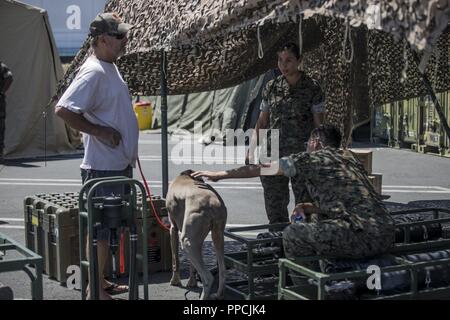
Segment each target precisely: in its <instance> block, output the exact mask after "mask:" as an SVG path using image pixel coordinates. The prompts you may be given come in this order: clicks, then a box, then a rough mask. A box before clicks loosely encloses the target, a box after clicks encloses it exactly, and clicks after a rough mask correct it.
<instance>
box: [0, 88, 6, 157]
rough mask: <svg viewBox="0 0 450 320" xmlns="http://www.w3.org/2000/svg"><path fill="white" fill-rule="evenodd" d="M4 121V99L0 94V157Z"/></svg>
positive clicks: (3, 140)
mask: <svg viewBox="0 0 450 320" xmlns="http://www.w3.org/2000/svg"><path fill="white" fill-rule="evenodd" d="M5 121H6V100H5V96H3V95H1V94H0V159H1V158H2V157H3V148H4V147H5Z"/></svg>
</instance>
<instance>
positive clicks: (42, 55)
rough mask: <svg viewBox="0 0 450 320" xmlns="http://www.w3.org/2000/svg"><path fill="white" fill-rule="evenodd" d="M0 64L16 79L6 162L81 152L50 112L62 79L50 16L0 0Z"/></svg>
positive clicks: (8, 114) (11, 92)
mask: <svg viewBox="0 0 450 320" xmlns="http://www.w3.org/2000/svg"><path fill="white" fill-rule="evenodd" d="M0 60H2V61H3V62H5V63H6V64H7V65H8V67H9V68H10V69H11V71H12V73H13V76H14V82H13V84H12V86H11V88H10V90H9V91H8V92H7V98H6V101H7V109H6V132H5V150H4V154H5V158H6V159H13V158H29V157H39V156H44V155H59V154H67V153H74V152H79V151H77V150H75V148H74V147H72V145H71V144H70V142H69V137H68V135H69V134H68V131H67V129H66V126H65V124H64V122H63V121H61V120H60V119H58V118H56V117H55V115H54V112H53V109H47V108H46V106H47V104H48V103H49V101H50V99H51V97H52V95H53V94H54V93H55V90H56V87H57V84H58V81H59V80H61V78H62V76H63V70H62V66H61V62H60V60H59V56H58V53H57V51H56V46H55V42H54V39H53V34H52V31H51V28H50V24H49V20H48V16H47V13H46V11H44V10H43V9H40V8H37V7H33V6H30V5H26V4H23V3H21V2H18V1H10V0H0Z"/></svg>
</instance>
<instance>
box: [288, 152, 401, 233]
mask: <svg viewBox="0 0 450 320" xmlns="http://www.w3.org/2000/svg"><path fill="white" fill-rule="evenodd" d="M280 168H281V169H282V170H283V172H284V174H285V175H287V176H293V175H298V176H300V177H302V178H303V179H304V180H305V185H306V188H307V190H308V193H309V195H310V196H311V199H312V201H313V203H314V205H315V206H316V207H318V208H319V209H320V214H319V219H320V220H323V219H333V220H335V221H336V222H339V223H342V226H343V227H348V228H350V229H353V230H354V231H360V230H365V231H368V230H374V229H375V230H376V234H378V235H383V234H385V235H386V236H388V237H393V235H394V221H393V219H392V218H391V216H390V214H389V212H388V211H387V210H386V208H385V206H384V204H383V203H382V202H381V199H380V197H379V195H378V194H377V192H376V191H375V190H374V188H373V186H372V184H371V183H370V181H369V180H368V177H367V175H366V173H365V171H364V168H363V166H362V165H361V164H360V163H359V162H358V161H357V160H356V159H355V158H354V157H353V155H352V153H351V152H350V151H343V150H336V149H332V148H324V149H321V150H318V151H315V152H311V153H307V152H300V153H297V154H293V155H291V156H289V157H284V158H282V159H281V160H280Z"/></svg>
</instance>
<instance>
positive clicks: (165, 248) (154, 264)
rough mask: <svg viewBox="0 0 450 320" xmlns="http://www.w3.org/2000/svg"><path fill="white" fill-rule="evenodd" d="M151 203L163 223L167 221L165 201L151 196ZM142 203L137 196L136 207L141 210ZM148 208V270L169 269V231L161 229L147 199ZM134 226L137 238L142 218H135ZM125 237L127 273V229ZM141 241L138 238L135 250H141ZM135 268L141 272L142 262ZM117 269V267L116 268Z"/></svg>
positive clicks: (126, 267) (152, 271)
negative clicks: (140, 204)
mask: <svg viewBox="0 0 450 320" xmlns="http://www.w3.org/2000/svg"><path fill="white" fill-rule="evenodd" d="M152 201H153V205H154V207H155V210H156V212H157V214H158V216H159V217H160V219H161V220H162V222H163V223H165V222H168V212H167V209H166V201H165V200H164V199H162V198H161V197H159V196H152ZM139 203H142V199H139V198H138V208H139V210H142V209H141V207H140V206H139ZM147 204H148V208H149V210H150V212H149V213H148V215H147V217H148V220H147V221H148V222H147V223H148V226H147V235H148V239H147V241H148V255H147V257H148V271H149V273H154V272H162V271H170V270H171V269H172V250H171V247H170V232H169V231H168V230H166V229H163V228H162V227H161V226H160V225H159V223H158V221H157V220H156V218H155V216H154V214H153V208H152V206H151V204H150V201H147ZM136 228H137V233H138V239H141V238H142V219H137V220H136ZM124 237H125V241H124V244H125V256H124V257H125V272H124V274H125V275H127V274H128V265H129V254H128V252H129V250H128V248H129V233H128V231H127V232H126V233H125V235H124ZM141 248H142V241H139V240H138V247H137V252H141V250H142V249H141ZM137 269H138V272H139V273H142V264H140V263H138V264H137ZM117 270H119V269H117Z"/></svg>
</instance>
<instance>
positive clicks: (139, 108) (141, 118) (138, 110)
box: [133, 102, 153, 130]
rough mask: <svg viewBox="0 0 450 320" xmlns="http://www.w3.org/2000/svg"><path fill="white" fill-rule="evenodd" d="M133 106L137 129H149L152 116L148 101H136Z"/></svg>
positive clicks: (150, 105)
mask: <svg viewBox="0 0 450 320" xmlns="http://www.w3.org/2000/svg"><path fill="white" fill-rule="evenodd" d="M133 108H134V113H135V114H136V118H137V120H138V126H139V130H146V129H150V128H151V126H152V117H153V109H152V104H151V103H150V102H137V103H135V104H134V107H133Z"/></svg>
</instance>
